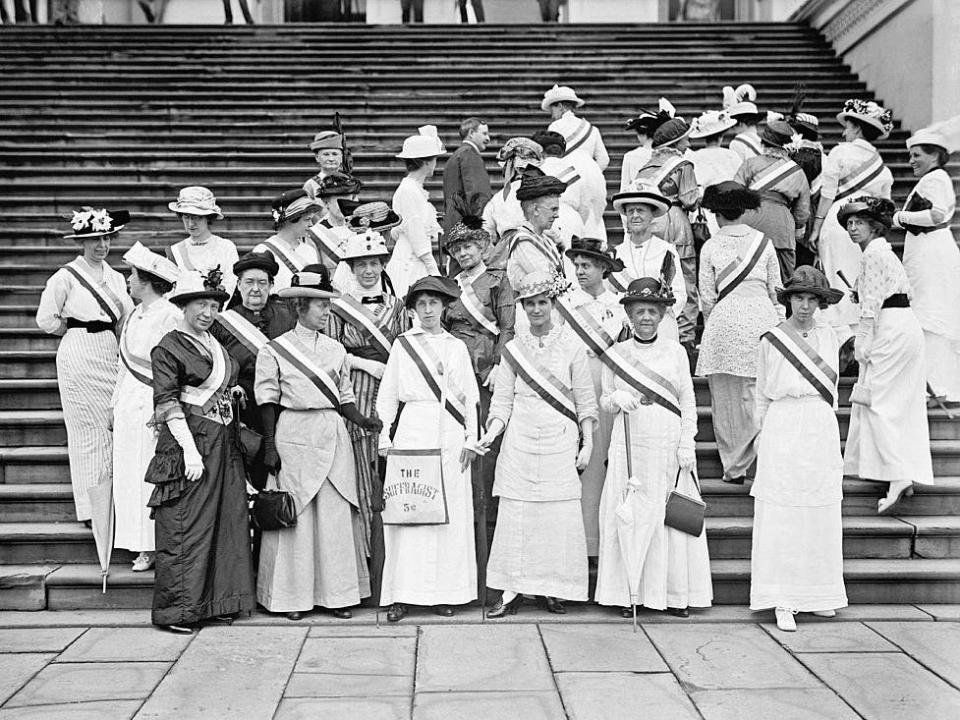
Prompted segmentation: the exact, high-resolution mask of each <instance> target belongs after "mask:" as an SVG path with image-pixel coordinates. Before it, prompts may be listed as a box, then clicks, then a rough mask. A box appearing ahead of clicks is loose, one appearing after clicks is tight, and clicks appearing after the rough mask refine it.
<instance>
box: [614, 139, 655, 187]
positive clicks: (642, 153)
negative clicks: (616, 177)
mask: <svg viewBox="0 0 960 720" xmlns="http://www.w3.org/2000/svg"><path fill="white" fill-rule="evenodd" d="M652 154H653V149H652V148H651V147H650V146H649V145H640V146H638V147H635V148H634V149H633V150H629V151H627V152H626V153H625V154H624V156H623V165H622V166H621V168H620V192H624V191H625V190H626V189H627V188H628V187H630V185H631V184H632V183H633V180H634V178H636V177H637V173H638V172H640V170H642V169H643V166H644V165H646V164H647V162H648V161H649V160H650V156H651V155H652Z"/></svg>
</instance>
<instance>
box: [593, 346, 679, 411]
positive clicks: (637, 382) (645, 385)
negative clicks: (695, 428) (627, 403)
mask: <svg viewBox="0 0 960 720" xmlns="http://www.w3.org/2000/svg"><path fill="white" fill-rule="evenodd" d="M600 359H601V360H602V361H603V362H604V364H606V365H607V366H608V367H609V368H610V369H611V370H613V372H614V374H615V375H616V376H617V377H619V378H620V379H621V380H623V381H624V382H625V383H627V384H628V385H630V387H632V388H633V389H634V390H636V391H637V392H639V393H641V394H642V395H643V396H644V397H645V398H646V399H647V400H648V401H649V402H651V403H655V404H657V405H660V406H661V407H663V408H665V409H667V410H669V411H670V412H672V413H674V414H676V415H677V416H679V415H680V393H679V391H678V390H677V388H676V386H675V385H674V384H673V383H672V382H670V381H669V380H667V379H666V378H665V377H663V376H662V375H660V374H658V373H656V372H654V371H653V370H652V369H651V368H648V367H647V366H646V365H644V364H643V363H641V362H640V361H639V360H637V359H636V358H632V359H631V360H627V359H626V358H625V357H624V356H623V355H622V354H621V353H620V351H619V349H618V348H617V347H616V346H613V347H611V348H610V349H609V350H607V351H606V352H605V353H604V354H603V355H601V356H600Z"/></svg>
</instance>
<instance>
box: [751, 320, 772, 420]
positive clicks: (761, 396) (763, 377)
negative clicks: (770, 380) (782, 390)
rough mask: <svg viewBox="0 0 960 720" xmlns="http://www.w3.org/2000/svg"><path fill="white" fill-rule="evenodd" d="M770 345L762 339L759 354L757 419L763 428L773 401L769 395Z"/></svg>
mask: <svg viewBox="0 0 960 720" xmlns="http://www.w3.org/2000/svg"><path fill="white" fill-rule="evenodd" d="M769 348H770V343H768V342H767V341H765V340H763V339H761V340H760V349H759V350H758V352H757V391H756V393H755V397H756V403H755V404H756V417H757V426H758V427H761V428H762V427H763V418H764V417H765V416H766V414H767V408H768V407H770V403H771V402H772V399H771V398H770V396H769V395H767V392H766V388H767V359H768V357H769Z"/></svg>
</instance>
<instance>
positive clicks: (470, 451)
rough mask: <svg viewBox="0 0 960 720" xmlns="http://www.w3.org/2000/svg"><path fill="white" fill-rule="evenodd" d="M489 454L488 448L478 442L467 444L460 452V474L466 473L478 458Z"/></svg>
mask: <svg viewBox="0 0 960 720" xmlns="http://www.w3.org/2000/svg"><path fill="white" fill-rule="evenodd" d="M486 454H487V448H485V447H483V446H482V445H480V444H479V443H476V442H467V443H465V444H464V446H463V450H461V451H460V472H466V471H467V468H469V467H470V465H471V464H472V463H473V461H474V460H476V459H477V458H478V457H480V456H482V455H486Z"/></svg>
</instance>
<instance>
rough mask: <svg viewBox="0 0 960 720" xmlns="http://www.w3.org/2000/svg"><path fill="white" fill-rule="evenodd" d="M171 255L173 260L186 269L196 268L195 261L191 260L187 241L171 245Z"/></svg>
mask: <svg viewBox="0 0 960 720" xmlns="http://www.w3.org/2000/svg"><path fill="white" fill-rule="evenodd" d="M170 255H171V256H172V259H173V261H174V262H175V263H176V264H177V265H179V266H180V267H182V268H183V269H184V270H196V268H195V267H194V266H193V263H192V262H190V255H189V254H188V253H187V245H186V242H185V241H181V242H178V243H176V244H174V245H171V246H170Z"/></svg>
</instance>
